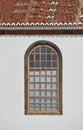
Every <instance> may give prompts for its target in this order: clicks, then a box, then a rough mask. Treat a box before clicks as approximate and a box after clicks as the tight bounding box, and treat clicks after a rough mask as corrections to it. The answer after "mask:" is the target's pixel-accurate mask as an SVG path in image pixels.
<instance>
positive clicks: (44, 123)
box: [0, 36, 83, 130]
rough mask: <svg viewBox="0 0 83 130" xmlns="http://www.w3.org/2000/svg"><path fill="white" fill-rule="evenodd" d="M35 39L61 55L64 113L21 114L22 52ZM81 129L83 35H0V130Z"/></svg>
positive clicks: (82, 109)
mask: <svg viewBox="0 0 83 130" xmlns="http://www.w3.org/2000/svg"><path fill="white" fill-rule="evenodd" d="M38 40H48V41H51V42H53V43H55V44H56V45H57V46H58V47H59V48H60V50H61V52H62V56H63V115H61V116H59V115H52V116H49V115H48V116H44V115H41V116H39V115H37V116H28V115H27V116H25V115H24V54H25V51H26V49H27V48H28V46H29V45H30V44H32V43H33V42H35V41H38ZM18 129H19V130H23V129H24V130H51V129H52V130H62V129H63V130H83V37H82V36H77V37H75V36H72V37H70V36H11V37H10V36H1V37H0V130H18Z"/></svg>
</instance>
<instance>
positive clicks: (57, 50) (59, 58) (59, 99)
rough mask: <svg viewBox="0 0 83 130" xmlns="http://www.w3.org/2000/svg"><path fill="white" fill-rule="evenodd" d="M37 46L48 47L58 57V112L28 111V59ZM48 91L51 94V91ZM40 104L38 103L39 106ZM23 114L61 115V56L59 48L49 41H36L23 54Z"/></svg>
mask: <svg viewBox="0 0 83 130" xmlns="http://www.w3.org/2000/svg"><path fill="white" fill-rule="evenodd" d="M38 46H39V47H42V46H45V47H50V48H51V49H53V50H54V51H55V52H56V54H57V57H58V59H57V64H58V67H57V73H58V74H57V81H58V82H57V86H58V89H57V91H58V97H57V101H58V110H57V111H55V110H39V111H38V110H33V111H30V109H29V105H30V89H29V86H30V81H29V80H30V75H29V74H30V72H29V71H30V66H29V64H30V63H29V57H30V54H31V52H32V50H33V49H34V48H37V47H38ZM33 69H34V68H33ZM51 69H52V68H51ZM49 70H50V69H49ZM51 73H52V70H51ZM51 76H52V74H51ZM46 84H47V83H46ZM51 84H52V83H51ZM44 90H45V89H44ZM34 91H36V90H34ZM40 91H42V90H41V89H40ZM49 91H50V92H52V90H51V89H50V90H49ZM46 92H47V90H46ZM45 96H46V95H45ZM36 98H37V97H36V96H35V97H34V99H36ZM41 98H42V97H41V96H40V99H41ZM51 99H53V96H51ZM34 104H35V103H34ZM36 104H37V103H36ZM41 104H42V103H40V105H41ZM46 105H47V104H46ZM46 107H47V106H46ZM25 114H26V115H61V114H62V54H61V51H60V50H59V48H58V47H57V46H56V45H55V44H53V43H51V42H49V41H37V42H35V43H33V44H32V45H31V46H30V47H29V48H28V49H27V51H26V53H25Z"/></svg>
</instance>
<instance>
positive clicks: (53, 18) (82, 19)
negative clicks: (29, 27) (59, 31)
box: [0, 0, 83, 25]
mask: <svg viewBox="0 0 83 130" xmlns="http://www.w3.org/2000/svg"><path fill="white" fill-rule="evenodd" d="M0 23H1V24H2V23H5V24H8V23H9V24H13V23H15V24H17V23H19V24H22V23H24V24H26V23H29V24H31V23H33V24H41V23H43V24H55V25H56V24H61V25H64V24H75V23H76V24H79V23H81V24H83V0H0Z"/></svg>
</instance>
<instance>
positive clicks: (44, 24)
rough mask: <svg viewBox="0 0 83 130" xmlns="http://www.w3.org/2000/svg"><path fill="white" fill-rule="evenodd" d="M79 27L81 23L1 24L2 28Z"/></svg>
mask: <svg viewBox="0 0 83 130" xmlns="http://www.w3.org/2000/svg"><path fill="white" fill-rule="evenodd" d="M68 25H69V26H73V25H75V26H78V25H83V24H82V23H81V22H78V23H66V22H65V23H62V22H60V23H0V26H68Z"/></svg>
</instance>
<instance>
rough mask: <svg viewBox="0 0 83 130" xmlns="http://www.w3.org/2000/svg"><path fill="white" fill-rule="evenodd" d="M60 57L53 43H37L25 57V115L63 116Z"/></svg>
mask: <svg viewBox="0 0 83 130" xmlns="http://www.w3.org/2000/svg"><path fill="white" fill-rule="evenodd" d="M61 64H62V57H61V52H60V50H59V49H58V47H56V45H55V44H51V43H50V42H47V41H38V42H36V43H34V44H32V45H31V46H30V47H29V49H28V50H27V51H26V54H25V113H26V114H61V113H62V103H61V102H62V94H61V89H62V77H61V75H62V74H61V73H62V72H61V71H62V65H61Z"/></svg>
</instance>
